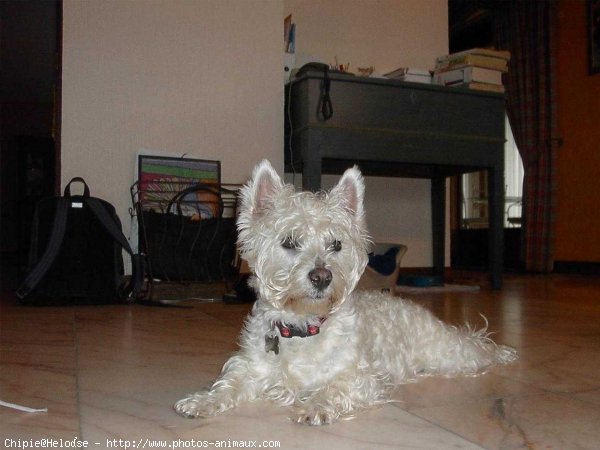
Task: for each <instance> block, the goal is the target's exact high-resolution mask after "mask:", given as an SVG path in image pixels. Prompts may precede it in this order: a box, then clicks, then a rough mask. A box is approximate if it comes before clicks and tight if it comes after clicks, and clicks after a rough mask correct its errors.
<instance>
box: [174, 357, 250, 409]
mask: <svg viewBox="0 0 600 450" xmlns="http://www.w3.org/2000/svg"><path fill="white" fill-rule="evenodd" d="M248 373H249V370H248V361H247V360H246V359H245V358H244V357H242V356H240V355H235V356H232V357H231V358H230V359H229V360H228V361H227V362H226V363H225V365H224V366H223V371H222V372H221V375H220V377H219V378H218V379H217V381H215V382H214V383H213V385H212V386H211V387H210V389H207V390H204V391H200V392H197V393H195V394H192V395H190V396H189V397H186V398H182V399H181V400H179V401H178V402H177V403H175V405H174V408H175V411H177V412H178V413H179V414H181V415H182V416H185V417H190V418H193V417H212V416H216V415H218V414H221V413H223V412H225V411H227V410H230V409H232V408H234V407H236V406H237V405H239V404H240V403H243V402H247V401H250V400H253V399H254V398H255V397H256V394H255V392H254V389H253V387H252V383H249V380H248Z"/></svg>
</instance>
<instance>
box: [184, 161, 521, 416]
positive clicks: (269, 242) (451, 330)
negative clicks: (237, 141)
mask: <svg viewBox="0 0 600 450" xmlns="http://www.w3.org/2000/svg"><path fill="white" fill-rule="evenodd" d="M363 196H364V183H363V178H362V175H361V173H360V172H359V170H358V169H357V168H356V167H355V168H352V169H348V170H347V171H346V172H345V173H344V175H343V176H342V178H341V180H340V181H339V183H338V184H337V185H336V186H335V187H334V188H333V189H332V190H331V191H330V192H328V193H319V194H313V193H309V192H295V191H294V188H293V186H290V185H284V184H283V183H282V182H281V179H280V178H279V176H278V175H277V173H276V172H275V171H274V170H273V168H272V167H271V165H270V164H269V162H268V161H263V162H262V163H260V164H259V165H258V166H257V167H256V168H255V169H254V174H253V178H252V180H251V181H250V182H249V183H248V184H247V185H246V186H245V187H244V188H243V190H242V198H241V200H242V201H241V211H240V216H239V219H238V229H239V244H240V248H241V252H242V255H243V257H244V258H245V259H246V261H247V262H248V264H249V266H250V268H251V269H252V271H253V273H254V277H253V281H252V282H253V287H254V289H255V290H256V292H257V295H258V300H257V301H256V303H255V305H254V308H253V310H252V313H251V314H250V315H249V317H248V319H247V321H246V325H245V327H244V329H243V331H242V335H241V340H240V345H241V350H240V351H239V352H238V353H237V354H235V355H234V356H232V357H231V358H230V359H229V360H228V361H227V362H226V363H225V366H224V367H223V371H222V373H221V375H220V377H219V379H218V380H217V381H215V383H214V384H213V385H212V386H211V387H210V388H209V389H207V390H204V391H201V392H198V393H196V394H193V395H191V396H189V397H187V398H184V399H182V400H180V401H179V402H177V403H176V404H175V410H176V411H177V412H178V413H180V414H182V415H184V416H187V417H209V416H215V415H217V414H220V413H222V412H224V411H227V410H229V409H231V408H234V407H235V406H236V405H238V404H240V403H242V402H248V401H252V400H255V399H267V400H271V401H273V402H275V403H276V404H279V405H282V406H291V407H292V408H293V416H292V419H293V420H294V421H296V422H298V423H304V424H310V425H322V424H328V423H332V422H335V421H336V420H338V419H341V418H347V417H351V416H353V415H354V414H355V413H356V412H358V411H359V410H361V409H364V408H367V407H369V406H372V405H376V404H381V403H384V402H386V401H389V399H390V395H391V391H392V389H393V387H394V385H396V384H400V383H406V382H408V381H412V380H414V379H416V378H417V377H419V376H424V375H438V374H439V375H445V376H452V375H461V374H462V375H477V374H481V373H483V372H484V371H485V369H487V368H488V367H490V366H491V365H493V364H497V363H507V362H510V361H513V360H514V359H515V358H516V352H515V351H514V350H513V349H512V348H509V347H506V346H502V345H496V344H495V343H494V342H492V340H491V339H489V337H488V336H487V333H486V332H485V329H484V330H479V331H473V330H472V329H471V328H470V327H468V326H467V327H465V328H456V327H453V326H449V325H446V324H444V323H443V322H441V321H440V320H438V319H437V318H436V317H435V316H434V315H433V314H431V313H430V312H429V311H428V310H426V309H424V308H422V307H420V306H418V305H415V304H413V303H410V302H408V301H406V300H402V299H400V298H397V297H392V296H390V295H386V294H382V293H376V292H366V291H365V292H363V291H358V292H354V288H355V286H356V284H357V282H358V280H359V278H360V276H361V274H362V273H363V270H364V268H365V266H366V264H367V259H368V257H367V251H368V245H369V242H370V241H369V237H368V235H367V232H366V230H365V218H364V215H365V214H364V209H363Z"/></svg>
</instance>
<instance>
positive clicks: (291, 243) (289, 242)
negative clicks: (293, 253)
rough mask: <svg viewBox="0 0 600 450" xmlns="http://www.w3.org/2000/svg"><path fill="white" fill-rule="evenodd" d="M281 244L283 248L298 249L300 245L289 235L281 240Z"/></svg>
mask: <svg viewBox="0 0 600 450" xmlns="http://www.w3.org/2000/svg"><path fill="white" fill-rule="evenodd" d="M281 246H282V247H283V248H287V249H288V250H296V249H298V247H300V244H299V243H298V241H297V240H296V239H294V238H293V237H292V236H288V237H286V238H285V239H284V240H283V241H281Z"/></svg>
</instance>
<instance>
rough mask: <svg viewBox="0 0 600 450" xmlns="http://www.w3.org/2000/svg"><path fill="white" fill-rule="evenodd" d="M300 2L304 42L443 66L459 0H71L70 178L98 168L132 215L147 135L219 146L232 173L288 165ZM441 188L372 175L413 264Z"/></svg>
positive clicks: (153, 142)
mask: <svg viewBox="0 0 600 450" xmlns="http://www.w3.org/2000/svg"><path fill="white" fill-rule="evenodd" d="M289 12H292V13H293V17H294V21H295V22H296V23H297V27H298V30H297V36H298V50H299V51H300V52H305V53H306V54H309V55H317V56H322V57H323V58H325V59H326V60H328V61H329V60H331V59H333V58H334V56H336V55H337V56H338V57H339V58H340V59H342V60H344V59H345V60H347V61H344V62H348V61H350V63H351V64H352V67H357V66H358V65H373V66H375V67H376V69H377V70H378V71H380V72H384V71H387V70H391V69H394V68H397V67H400V66H414V67H424V68H431V67H432V66H433V60H434V58H435V56H438V55H440V54H443V53H446V52H447V48H448V25H447V2H446V0H428V1H425V2H423V1H422V0H403V1H397V0H373V1H356V0H343V1H341V0H327V1H325V0H320V1H315V0H302V1H288V0H283V1H282V0H248V1H242V0H221V1H218V0H202V1H185V0H168V1H167V0H158V1H157V0H145V1H128V2H123V1H114V0H103V1H96V2H81V1H78V0H65V1H64V36H63V39H64V49H63V98H62V101H63V117H62V183H63V185H64V183H65V182H67V181H68V180H69V179H70V178H71V177H73V176H75V175H81V176H83V177H85V178H86V180H88V182H89V183H90V184H91V186H92V189H93V192H94V193H95V194H96V195H98V196H101V197H104V198H106V199H107V200H109V201H111V202H113V203H114V204H115V206H116V207H117V210H118V212H119V214H120V215H121V217H122V219H123V220H124V221H125V222H124V223H126V224H127V223H128V216H127V209H128V207H129V203H130V200H129V186H130V184H131V183H132V181H133V175H132V174H133V166H134V162H135V161H134V160H135V157H134V155H135V153H136V151H137V150H138V149H140V148H146V149H156V150H166V151H172V152H178V153H184V152H185V153H188V154H190V155H194V156H198V157H204V158H209V159H220V160H221V161H222V166H223V179H224V180H226V181H231V182H235V181H243V180H244V179H246V177H247V176H248V175H249V173H250V170H251V167H252V165H253V164H254V162H255V161H257V160H259V159H261V158H264V157H268V158H269V159H271V160H272V161H273V163H274V165H275V167H276V168H277V169H278V170H279V171H280V172H281V171H282V169H283V151H282V148H283V114H282V111H283V85H282V83H281V79H282V48H283V42H282V41H283V18H284V16H286V15H287V14H288V13H289ZM334 181H335V179H327V180H325V182H324V184H332V183H333V182H334ZM429 198H430V193H429V182H428V181H423V180H399V179H391V180H388V179H369V180H367V210H368V218H369V221H370V224H371V231H372V232H373V234H374V237H375V238H376V239H377V240H378V241H388V240H393V241H399V242H403V243H406V244H407V245H408V246H409V253H408V254H407V256H406V259H405V264H404V265H409V266H411V265H412V266H427V265H430V264H431V236H430V228H431V224H430V222H431V219H430V208H429ZM390 204H392V205H393V206H394V208H390ZM125 228H126V226H125Z"/></svg>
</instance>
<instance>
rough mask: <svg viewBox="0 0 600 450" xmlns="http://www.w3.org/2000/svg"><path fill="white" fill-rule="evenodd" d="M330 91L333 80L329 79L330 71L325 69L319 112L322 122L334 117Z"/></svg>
mask: <svg viewBox="0 0 600 450" xmlns="http://www.w3.org/2000/svg"><path fill="white" fill-rule="evenodd" d="M330 89H331V80H330V79H329V69H328V68H327V67H325V68H324V69H323V80H322V81H321V97H319V107H318V111H317V118H318V119H319V120H320V121H322V122H326V121H328V120H329V119H331V118H332V117H333V105H332V104H331V97H330V95H329V90H330Z"/></svg>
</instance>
